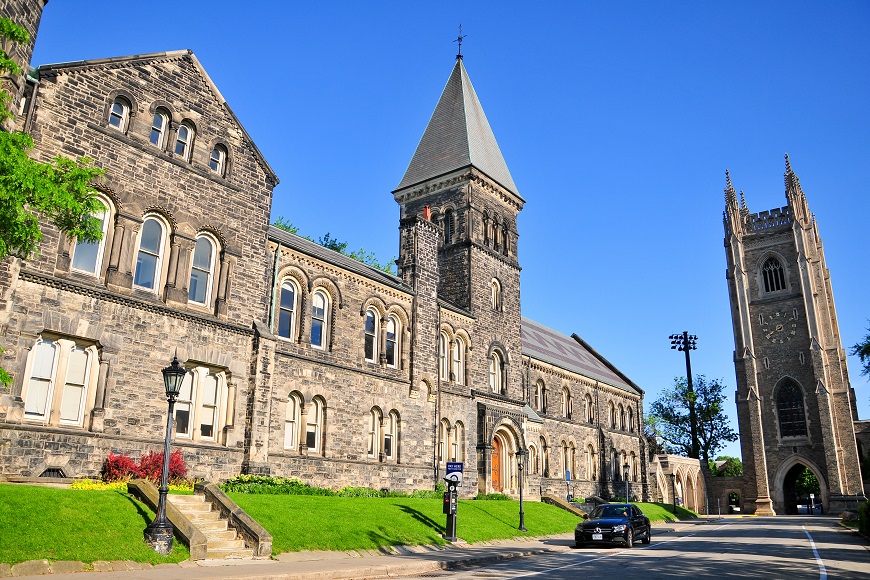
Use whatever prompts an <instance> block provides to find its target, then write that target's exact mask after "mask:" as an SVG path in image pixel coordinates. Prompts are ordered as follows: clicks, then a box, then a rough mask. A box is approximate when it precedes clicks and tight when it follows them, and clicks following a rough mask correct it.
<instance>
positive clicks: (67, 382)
mask: <svg viewBox="0 0 870 580" xmlns="http://www.w3.org/2000/svg"><path fill="white" fill-rule="evenodd" d="M89 362H90V357H89V355H88V351H87V349H85V348H82V347H81V346H75V347H73V348H72V350H71V351H70V353H69V361H68V362H67V368H66V377H65V378H64V385H63V393H62V394H61V402H60V424H61V425H79V424H81V420H82V415H83V411H84V407H85V391H86V390H87V385H88V369H89V367H90V364H89Z"/></svg>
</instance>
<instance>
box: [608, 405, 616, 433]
mask: <svg viewBox="0 0 870 580" xmlns="http://www.w3.org/2000/svg"><path fill="white" fill-rule="evenodd" d="M607 409H608V411H610V428H611V429H616V406H614V404H613V401H610V402H608V403H607Z"/></svg>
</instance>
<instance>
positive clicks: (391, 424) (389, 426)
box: [384, 411, 399, 459]
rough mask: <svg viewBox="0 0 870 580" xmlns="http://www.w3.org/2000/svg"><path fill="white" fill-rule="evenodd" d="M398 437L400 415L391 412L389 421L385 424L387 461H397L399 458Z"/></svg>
mask: <svg viewBox="0 0 870 580" xmlns="http://www.w3.org/2000/svg"><path fill="white" fill-rule="evenodd" d="M398 435H399V414H398V413H397V412H396V411H390V414H389V416H388V417H387V421H386V423H385V424H384V457H386V458H387V459H396V457H398V445H399V436H398Z"/></svg>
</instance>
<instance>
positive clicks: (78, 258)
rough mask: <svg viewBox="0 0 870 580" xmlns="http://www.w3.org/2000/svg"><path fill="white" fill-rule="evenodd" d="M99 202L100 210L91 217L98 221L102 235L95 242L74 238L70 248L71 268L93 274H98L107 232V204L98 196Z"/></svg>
mask: <svg viewBox="0 0 870 580" xmlns="http://www.w3.org/2000/svg"><path fill="white" fill-rule="evenodd" d="M100 203H101V204H102V206H103V208H102V210H101V211H98V212H97V213H95V214H94V215H93V216H92V217H93V218H94V219H96V220H97V221H98V222H99V225H100V232H102V234H103V235H102V237H101V238H100V239H99V240H97V241H95V242H87V241H85V240H76V241H75V247H74V248H73V249H72V263H71V267H72V269H73V270H76V271H77V272H84V273H87V274H93V275H95V276H98V275H99V274H100V268H101V266H102V262H103V254H104V253H105V247H106V237H107V236H108V234H109V210H108V207H109V204H108V201H106V200H105V199H104V198H103V197H100Z"/></svg>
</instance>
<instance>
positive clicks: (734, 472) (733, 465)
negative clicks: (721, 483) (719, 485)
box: [709, 455, 743, 477]
mask: <svg viewBox="0 0 870 580" xmlns="http://www.w3.org/2000/svg"><path fill="white" fill-rule="evenodd" d="M720 461H724V462H725V464H724V465H722V466H721V467H717V466H716V464H717V463H719V462H720ZM709 465H710V473H711V474H712V475H713V477H741V476H742V475H743V462H742V461H740V460H739V459H737V458H736V457H730V456H728V455H720V456H719V457H717V458H716V459H715V460H711V461H710V463H709Z"/></svg>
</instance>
